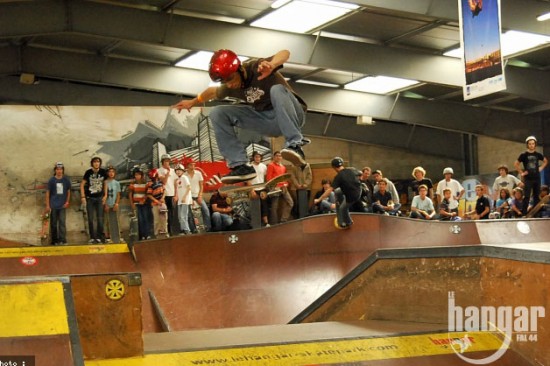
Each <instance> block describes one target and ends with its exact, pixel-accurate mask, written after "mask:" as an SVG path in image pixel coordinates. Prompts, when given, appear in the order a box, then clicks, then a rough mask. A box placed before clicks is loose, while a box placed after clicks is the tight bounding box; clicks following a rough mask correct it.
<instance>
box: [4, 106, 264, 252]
mask: <svg viewBox="0 0 550 366" xmlns="http://www.w3.org/2000/svg"><path fill="white" fill-rule="evenodd" d="M207 115H208V109H207V108H206V109H204V110H201V109H193V110H192V111H191V112H187V111H182V112H181V113H177V111H174V110H171V109H170V108H167V107H80V106H64V107H56V106H54V107H51V106H0V123H1V126H2V130H1V131H2V133H1V137H0V207H2V209H1V210H0V237H2V238H5V239H12V240H18V241H23V242H27V243H30V244H36V243H37V242H38V241H39V239H38V238H39V231H40V226H41V219H40V215H41V213H42V210H43V209H44V199H45V196H44V190H45V186H46V182H47V181H48V179H49V178H50V177H51V176H52V174H53V167H54V164H55V163H56V162H58V161H60V162H63V164H64V165H65V173H66V175H67V176H68V177H69V178H70V179H71V182H72V186H73V189H72V196H73V197H72V199H71V206H70V208H69V211H68V214H69V215H68V220H67V221H68V223H67V230H68V232H69V234H68V235H69V238H71V236H72V237H73V238H74V240H76V241H78V240H80V239H81V238H80V237H81V236H84V228H83V220H82V218H81V217H80V216H81V211H79V209H80V208H79V207H77V206H78V204H79V199H80V194H79V189H78V187H79V184H80V180H81V178H82V175H83V174H84V171H85V170H86V169H88V168H89V166H90V159H91V158H92V157H93V156H100V157H101V158H102V160H103V165H104V167H107V166H109V165H112V166H114V167H115V168H117V180H119V181H120V182H121V183H122V186H123V187H124V188H123V190H124V191H125V188H126V187H125V186H127V184H128V182H129V180H130V174H131V171H132V169H133V168H134V167H136V166H139V167H141V168H142V169H143V170H145V171H147V170H148V169H151V168H155V167H158V166H159V160H160V156H161V155H162V154H165V153H169V154H170V155H171V156H172V163H173V164H176V163H177V162H179V161H181V160H182V159H183V158H184V157H192V158H193V159H195V160H196V161H198V163H197V167H198V168H199V169H201V170H202V171H203V173H204V175H205V181H206V182H207V185H206V187H205V188H206V190H214V189H216V188H217V187H218V186H219V183H220V180H219V177H220V176H223V175H224V174H226V173H227V172H228V168H227V166H226V164H225V161H224V160H223V157H222V156H221V155H220V153H219V150H218V147H217V144H216V140H215V138H214V132H213V129H212V126H211V123H210V120H209V119H208V117H207ZM237 132H238V135H239V139H240V140H241V141H242V142H243V145H244V146H246V149H247V151H248V152H249V153H251V152H252V150H259V151H260V152H262V153H264V154H265V156H264V158H265V159H270V155H271V147H270V142H269V140H268V139H266V138H265V137H263V136H258V135H254V134H253V133H249V132H247V131H237ZM125 209H127V207H126V208H125ZM123 210H124V208H123ZM122 226H123V227H124V224H122Z"/></svg>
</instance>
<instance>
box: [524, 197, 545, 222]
mask: <svg viewBox="0 0 550 366" xmlns="http://www.w3.org/2000/svg"><path fill="white" fill-rule="evenodd" d="M548 200H550V195H546V196H544V197H543V198H542V199H541V200H540V201H539V203H537V204H536V206H535V207H533V208H532V209H531V211H529V212H527V215H525V218H527V219H529V218H532V217H535V215H536V214H538V213H539V211H540V209H541V208H542V206H544V205H545V204H547V203H548Z"/></svg>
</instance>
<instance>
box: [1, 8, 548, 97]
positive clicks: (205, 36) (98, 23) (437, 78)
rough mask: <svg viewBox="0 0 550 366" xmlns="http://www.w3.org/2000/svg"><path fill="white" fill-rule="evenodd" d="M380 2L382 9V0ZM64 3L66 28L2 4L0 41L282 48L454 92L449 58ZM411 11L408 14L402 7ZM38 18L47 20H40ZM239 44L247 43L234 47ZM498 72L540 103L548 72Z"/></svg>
mask: <svg viewBox="0 0 550 366" xmlns="http://www.w3.org/2000/svg"><path fill="white" fill-rule="evenodd" d="M442 1H443V0H442ZM445 1H446V0H445ZM445 1H444V2H445ZM387 2H388V7H391V6H392V5H393V6H397V4H402V5H403V3H404V2H402V1H401V0H399V1H391V0H390V1H387ZM372 3H377V2H376V1H373V2H372ZM380 3H384V4H385V3H386V1H380ZM405 3H407V4H408V5H406V6H405V9H406V10H410V11H413V10H414V11H416V12H422V11H429V9H428V8H426V6H427V7H437V8H439V5H433V4H432V3H433V2H431V1H420V0H419V1H414V2H412V1H411V2H405ZM409 3H414V5H413V4H409ZM435 3H437V2H435ZM69 4H70V5H69V6H70V14H71V16H70V20H71V22H72V24H70V25H69V26H68V25H67V21H68V19H69V18H68V17H67V13H68V12H69V11H68V10H67V8H66V7H65V6H64V3H63V2H60V1H52V2H50V1H44V2H22V3H13V4H6V5H2V12H0V24H2V27H1V28H0V39H2V38H7V37H21V36H31V35H38V34H56V33H62V32H69V33H70V32H76V33H81V34H86V35H94V36H99V37H105V38H107V39H115V40H125V41H131V42H141V43H149V44H155V45H162V46H168V47H174V48H180V49H189V50H199V49H206V50H216V49H219V48H230V49H234V50H235V51H236V52H237V53H239V54H242V55H247V56H258V55H262V56H263V55H270V54H273V53H274V52H276V51H278V50H279V49H285V48H286V49H289V50H290V51H291V60H290V61H291V62H295V63H299V64H312V65H314V66H318V67H321V68H330V69H337V70H347V71H351V72H357V73H362V74H372V75H386V76H393V77H401V78H407V79H414V80H419V81H421V82H429V83H437V84H443V85H451V86H462V82H463V75H462V72H463V71H462V65H461V62H460V60H458V59H454V58H450V57H444V56H436V55H429V54H425V53H421V52H414V51H410V50H404V49H398V48H391V47H384V46H381V45H373V44H366V43H358V42H352V41H346V40H336V39H329V38H324V37H321V38H320V39H319V41H318V42H315V37H314V36H311V35H303V34H292V33H285V32H277V31H273V30H266V29H258V28H252V27H248V26H242V25H235V24H229V23H223V22H216V21H211V20H205V19H197V18H190V17H183V16H176V15H170V14H165V13H156V12H151V11H145V10H139V9H131V8H126V7H116V6H110V5H107V4H100V3H92V2H70V3H69ZM455 5H456V4H455ZM411 7H413V8H414V9H410V8H411ZM430 11H433V9H432V10H430ZM46 12H47V13H48V17H44V16H43V14H45V13H46ZM23 24H24V25H23ZM68 28H70V30H68ZM243 39H246V40H247V42H242V40H243ZM265 40H269V41H268V42H266V41H265ZM357 60H361V62H357ZM506 73H507V75H510V78H509V80H508V81H507V85H508V92H510V93H512V94H515V95H518V96H519V97H525V98H531V99H536V100H540V101H543V102H546V101H547V100H548V96H549V95H550V74H549V73H548V72H544V71H540V70H527V69H523V68H517V67H512V66H508V67H507V68H506ZM525 80H528V81H527V82H526V81H525ZM532 80H536V84H537V87H536V88H533V84H532V83H531V81H532ZM167 90H170V89H169V88H168V89H167Z"/></svg>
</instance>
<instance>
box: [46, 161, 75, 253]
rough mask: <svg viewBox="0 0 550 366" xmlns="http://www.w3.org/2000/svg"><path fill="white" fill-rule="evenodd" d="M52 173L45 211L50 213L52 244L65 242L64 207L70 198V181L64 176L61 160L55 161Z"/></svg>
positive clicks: (65, 213) (67, 204)
mask: <svg viewBox="0 0 550 366" xmlns="http://www.w3.org/2000/svg"><path fill="white" fill-rule="evenodd" d="M53 172H54V175H53V176H52V177H51V178H50V179H49V180H48V185H47V188H46V212H49V213H50V234H51V240H52V241H51V244H52V245H64V244H67V226H66V217H67V212H66V209H67V207H69V202H70V199H71V181H70V180H69V178H67V177H66V176H65V167H64V166H63V163H62V162H57V163H55V166H54V168H53Z"/></svg>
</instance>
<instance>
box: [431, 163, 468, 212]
mask: <svg viewBox="0 0 550 366" xmlns="http://www.w3.org/2000/svg"><path fill="white" fill-rule="evenodd" d="M453 174H454V171H453V168H449V167H447V168H445V169H443V176H444V177H445V178H444V179H442V180H440V181H439V183H437V192H436V194H437V200H438V202H441V201H443V198H444V197H443V190H444V189H445V188H449V189H450V190H451V193H452V194H451V199H450V201H449V210H450V211H452V212H458V204H459V201H460V199H461V198H462V196H463V195H464V192H465V190H464V187H462V184H460V182H459V181H457V180H456V179H453V178H452V177H453Z"/></svg>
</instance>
